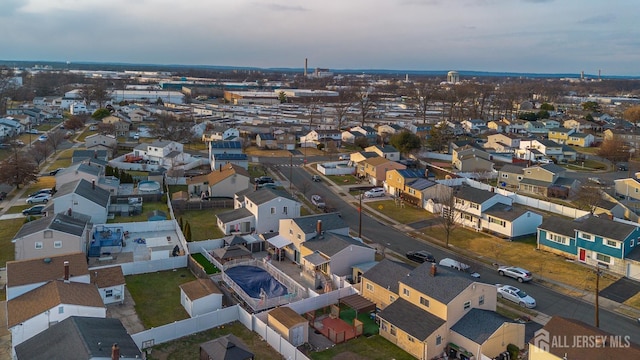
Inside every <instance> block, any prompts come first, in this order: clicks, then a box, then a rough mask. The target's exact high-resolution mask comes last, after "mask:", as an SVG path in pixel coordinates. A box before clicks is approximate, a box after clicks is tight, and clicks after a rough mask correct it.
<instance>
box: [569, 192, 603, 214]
mask: <svg viewBox="0 0 640 360" xmlns="http://www.w3.org/2000/svg"><path fill="white" fill-rule="evenodd" d="M601 191H602V187H601V186H597V185H593V186H591V185H582V186H581V187H580V189H579V190H578V191H577V196H576V198H575V199H574V200H573V204H574V205H575V206H576V207H577V208H578V209H580V210H585V211H588V212H589V213H591V215H593V213H594V212H595V211H596V210H597V209H598V207H600V206H601V205H602V204H604V202H605V200H604V198H603V197H602V194H601Z"/></svg>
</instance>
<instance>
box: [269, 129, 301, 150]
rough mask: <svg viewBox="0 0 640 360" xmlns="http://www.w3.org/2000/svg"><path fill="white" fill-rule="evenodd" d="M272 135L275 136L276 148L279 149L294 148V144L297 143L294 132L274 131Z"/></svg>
mask: <svg viewBox="0 0 640 360" xmlns="http://www.w3.org/2000/svg"><path fill="white" fill-rule="evenodd" d="M274 136H275V137H276V144H277V146H278V149H280V150H295V149H296V144H297V143H298V141H297V139H296V134H291V133H285V132H281V133H278V132H277V131H275V132H274Z"/></svg>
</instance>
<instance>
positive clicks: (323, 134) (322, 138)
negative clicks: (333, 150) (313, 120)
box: [300, 130, 343, 147]
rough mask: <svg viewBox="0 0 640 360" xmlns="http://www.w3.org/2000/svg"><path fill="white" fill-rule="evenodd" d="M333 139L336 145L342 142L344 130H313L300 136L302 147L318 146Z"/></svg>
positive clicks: (338, 145)
mask: <svg viewBox="0 0 640 360" xmlns="http://www.w3.org/2000/svg"><path fill="white" fill-rule="evenodd" d="M329 141H333V142H334V143H335V145H336V147H340V146H341V144H342V141H343V139H342V132H341V131H340V130H311V131H309V132H308V133H307V134H306V135H303V136H301V137H300V146H301V147H316V146H317V145H318V144H326V143H328V142H329Z"/></svg>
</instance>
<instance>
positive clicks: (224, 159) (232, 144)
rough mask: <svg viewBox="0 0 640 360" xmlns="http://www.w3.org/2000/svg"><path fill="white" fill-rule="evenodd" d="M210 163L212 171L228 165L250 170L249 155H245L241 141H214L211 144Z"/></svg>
mask: <svg viewBox="0 0 640 360" xmlns="http://www.w3.org/2000/svg"><path fill="white" fill-rule="evenodd" d="M209 161H210V163H211V170H215V169H218V168H220V165H221V164H222V165H223V166H224V165H226V164H229V163H231V164H236V165H238V166H240V167H243V168H245V169H248V168H249V159H248V157H247V154H245V153H243V150H242V143H241V142H240V141H212V142H210V143H209Z"/></svg>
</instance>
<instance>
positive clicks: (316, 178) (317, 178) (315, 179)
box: [311, 175, 322, 182]
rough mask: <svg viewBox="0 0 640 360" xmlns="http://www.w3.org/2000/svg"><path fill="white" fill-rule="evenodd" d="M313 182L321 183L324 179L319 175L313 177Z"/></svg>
mask: <svg viewBox="0 0 640 360" xmlns="http://www.w3.org/2000/svg"><path fill="white" fill-rule="evenodd" d="M311 181H314V182H320V181H322V179H321V178H320V176H318V175H312V176H311Z"/></svg>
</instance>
